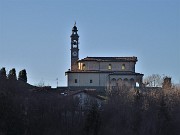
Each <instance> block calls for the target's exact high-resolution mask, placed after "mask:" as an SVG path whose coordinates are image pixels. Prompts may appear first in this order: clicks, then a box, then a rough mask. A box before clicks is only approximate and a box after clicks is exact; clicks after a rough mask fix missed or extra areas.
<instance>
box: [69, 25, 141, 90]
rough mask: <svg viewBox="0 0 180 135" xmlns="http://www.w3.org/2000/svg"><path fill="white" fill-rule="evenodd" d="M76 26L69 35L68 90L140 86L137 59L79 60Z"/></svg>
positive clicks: (95, 58) (104, 58) (90, 58)
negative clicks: (69, 67) (136, 66)
mask: <svg viewBox="0 0 180 135" xmlns="http://www.w3.org/2000/svg"><path fill="white" fill-rule="evenodd" d="M77 32H78V29H77V27H76V24H75V25H74V27H73V28H72V34H71V36H70V37H71V69H69V70H68V71H67V72H66V75H67V84H68V87H69V89H72V90H76V89H80V88H83V89H96V90H100V89H101V90H105V89H112V88H113V87H121V86H122V85H127V86H129V87H136V84H137V83H138V84H139V87H141V86H142V78H143V74H140V73H136V72H135V65H136V62H137V61H138V60H137V57H135V56H133V57H86V58H83V59H79V35H78V33H77Z"/></svg>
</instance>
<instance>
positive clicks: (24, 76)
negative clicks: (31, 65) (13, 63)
mask: <svg viewBox="0 0 180 135" xmlns="http://www.w3.org/2000/svg"><path fill="white" fill-rule="evenodd" d="M18 80H21V81H23V82H27V73H26V70H25V69H23V70H21V71H20V72H19V76H18Z"/></svg>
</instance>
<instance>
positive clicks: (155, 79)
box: [144, 74, 163, 87]
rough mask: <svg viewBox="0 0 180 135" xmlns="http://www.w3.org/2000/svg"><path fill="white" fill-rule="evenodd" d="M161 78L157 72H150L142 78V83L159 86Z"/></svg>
mask: <svg viewBox="0 0 180 135" xmlns="http://www.w3.org/2000/svg"><path fill="white" fill-rule="evenodd" d="M162 82H163V78H162V77H161V76H160V75H159V74H152V75H150V76H147V77H146V78H145V79H144V83H145V85H146V86H149V87H161V86H162Z"/></svg>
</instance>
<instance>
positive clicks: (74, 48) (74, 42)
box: [70, 22, 79, 70]
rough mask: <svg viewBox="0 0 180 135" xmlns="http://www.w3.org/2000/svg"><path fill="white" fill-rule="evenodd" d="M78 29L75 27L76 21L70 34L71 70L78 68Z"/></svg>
mask: <svg viewBox="0 0 180 135" xmlns="http://www.w3.org/2000/svg"><path fill="white" fill-rule="evenodd" d="M77 31H78V29H77V27H76V22H75V24H74V27H73V28H72V34H71V36H70V37H71V70H77V69H78V63H77V61H78V60H79V35H78V33H77Z"/></svg>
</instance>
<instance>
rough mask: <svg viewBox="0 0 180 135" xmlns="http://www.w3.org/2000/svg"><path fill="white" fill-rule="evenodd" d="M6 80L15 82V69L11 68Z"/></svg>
mask: <svg viewBox="0 0 180 135" xmlns="http://www.w3.org/2000/svg"><path fill="white" fill-rule="evenodd" d="M8 79H10V80H17V77H16V69H15V68H13V69H11V70H10V71H9V74H8Z"/></svg>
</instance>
